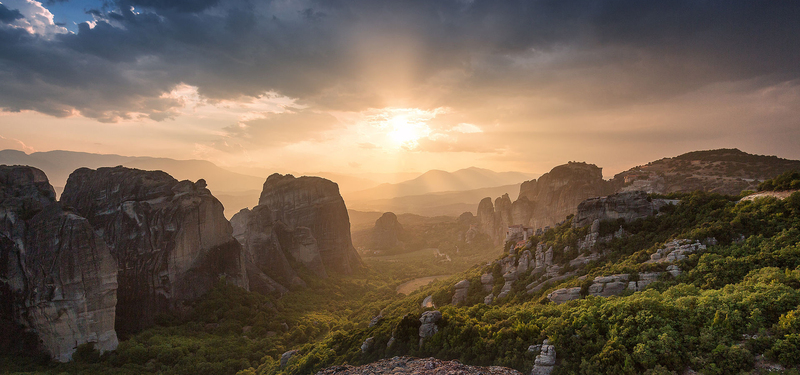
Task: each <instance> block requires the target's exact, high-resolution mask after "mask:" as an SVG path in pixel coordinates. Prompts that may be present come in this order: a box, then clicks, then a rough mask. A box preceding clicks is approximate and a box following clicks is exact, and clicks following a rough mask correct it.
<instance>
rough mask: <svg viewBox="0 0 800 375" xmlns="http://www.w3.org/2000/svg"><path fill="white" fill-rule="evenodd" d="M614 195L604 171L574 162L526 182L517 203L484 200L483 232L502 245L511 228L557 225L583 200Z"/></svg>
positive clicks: (505, 198)
mask: <svg viewBox="0 0 800 375" xmlns="http://www.w3.org/2000/svg"><path fill="white" fill-rule="evenodd" d="M610 192H611V186H610V185H609V184H608V183H607V182H606V181H605V180H603V173H602V169H601V168H598V167H597V166H595V165H593V164H586V163H575V162H570V163H568V164H564V165H560V166H557V167H555V168H553V169H552V170H551V171H550V172H548V173H545V174H543V175H542V176H541V177H540V178H539V179H538V180H531V181H526V182H523V183H522V185H521V186H520V191H519V197H518V198H517V200H516V201H514V202H513V203H512V202H511V199H509V197H508V195H507V194H506V195H504V196H502V197H500V198H497V200H495V204H494V205H492V201H491V198H484V199H483V200H481V202H480V204H479V205H478V222H479V229H480V231H481V233H484V234H487V235H489V237H491V238H492V240H493V241H494V243H495V244H499V243H500V242H501V241H502V239H503V238H504V235H505V231H506V228H508V226H510V225H524V226H529V227H532V228H544V227H548V226H554V225H556V224H557V223H560V222H562V221H564V219H566V218H567V216H569V215H571V214H574V213H575V211H576V209H577V207H578V204H579V203H581V202H582V201H584V200H586V199H587V198H592V197H598V196H603V195H606V194H608V193H610Z"/></svg>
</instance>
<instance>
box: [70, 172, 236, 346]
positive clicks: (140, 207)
mask: <svg viewBox="0 0 800 375" xmlns="http://www.w3.org/2000/svg"><path fill="white" fill-rule="evenodd" d="M61 201H62V202H63V203H64V204H65V205H68V206H71V207H72V208H74V210H75V212H76V213H77V214H79V215H81V216H83V217H85V218H86V219H87V220H88V221H89V223H90V224H91V226H92V227H93V228H94V230H95V231H96V232H97V233H98V234H100V235H101V236H102V238H103V240H104V241H105V243H106V245H107V246H108V249H109V250H110V251H111V254H112V255H113V256H114V259H116V261H117V269H118V283H119V289H118V290H117V310H116V312H117V313H116V329H117V332H124V333H130V332H135V331H138V330H141V329H143V328H145V327H148V326H150V325H151V324H152V323H153V319H154V317H155V316H156V315H157V314H159V313H163V312H167V311H169V310H173V309H177V308H179V307H181V306H182V305H183V303H184V302H186V301H190V300H194V299H196V298H198V297H200V296H202V295H203V294H205V293H206V292H207V291H208V290H210V289H211V288H212V286H213V285H214V283H215V282H216V281H217V280H219V279H220V277H224V278H225V280H226V281H228V282H231V283H233V284H235V285H239V286H241V287H244V288H248V280H247V273H246V266H245V257H244V256H243V254H242V248H241V246H240V245H239V243H238V242H237V241H236V240H235V239H234V238H233V236H232V228H231V225H230V223H229V222H228V221H227V220H226V219H225V216H224V215H223V207H222V204H221V203H220V202H219V200H217V199H216V198H214V196H213V195H211V192H210V191H209V190H208V189H206V188H205V181H198V183H192V182H191V181H178V180H176V179H174V178H172V177H171V176H170V175H168V174H166V173H164V172H161V171H143V170H138V169H131V168H125V167H114V168H98V169H97V170H92V169H88V168H80V169H78V170H76V171H74V172H73V173H72V174H71V175H70V177H69V179H68V180H67V184H66V186H65V187H64V192H63V194H62V195H61Z"/></svg>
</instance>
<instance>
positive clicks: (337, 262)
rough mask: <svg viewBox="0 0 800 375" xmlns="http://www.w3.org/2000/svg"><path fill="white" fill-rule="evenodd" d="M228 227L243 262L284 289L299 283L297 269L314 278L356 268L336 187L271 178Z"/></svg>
mask: <svg viewBox="0 0 800 375" xmlns="http://www.w3.org/2000/svg"><path fill="white" fill-rule="evenodd" d="M231 223H232V225H233V228H234V236H235V237H236V239H237V240H238V241H239V242H240V243H241V244H242V245H243V247H244V248H245V250H246V252H247V256H248V257H249V259H251V260H252V262H253V263H254V264H255V265H256V266H257V267H258V268H259V269H261V270H263V271H264V272H265V273H266V274H267V275H268V276H270V277H271V278H273V279H275V280H276V281H278V282H280V283H282V284H283V286H285V287H295V286H302V285H304V284H305V283H304V282H303V280H302V279H300V277H299V274H298V272H297V269H295V268H296V267H297V265H303V266H304V267H306V268H307V269H308V270H310V271H311V272H312V273H314V274H316V275H317V276H319V277H327V275H328V274H329V273H331V272H334V273H342V274H349V273H351V272H353V270H354V269H356V268H359V267H360V266H361V258H360V257H359V256H358V253H356V250H355V248H354V247H353V242H352V240H351V238H350V220H349V217H348V214H347V208H346V207H345V204H344V200H343V199H342V196H341V195H339V187H338V186H337V185H336V183H334V182H331V181H329V180H326V179H324V178H319V177H305V176H304V177H299V178H295V177H294V176H292V175H288V174H287V175H280V174H277V173H276V174H273V175H271V176H269V178H267V180H266V182H264V190H263V191H262V192H261V197H260V198H259V201H258V205H257V206H256V207H254V208H253V210H242V211H240V212H239V213H237V214H236V215H234V217H233V218H232V219H231Z"/></svg>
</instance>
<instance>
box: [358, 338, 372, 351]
mask: <svg viewBox="0 0 800 375" xmlns="http://www.w3.org/2000/svg"><path fill="white" fill-rule="evenodd" d="M374 344H375V338H374V337H368V338H367V339H366V340H364V342H363V343H362V344H361V353H362V354H366V353H367V352H368V351H370V350H372V346H373V345H374Z"/></svg>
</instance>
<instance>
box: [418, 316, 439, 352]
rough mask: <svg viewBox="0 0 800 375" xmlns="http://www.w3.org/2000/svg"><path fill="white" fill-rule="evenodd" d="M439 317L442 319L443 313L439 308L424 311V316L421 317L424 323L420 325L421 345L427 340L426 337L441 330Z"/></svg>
mask: <svg viewBox="0 0 800 375" xmlns="http://www.w3.org/2000/svg"><path fill="white" fill-rule="evenodd" d="M439 319H442V313H441V312H439V311H437V310H434V311H426V312H424V313H422V316H421V317H420V318H419V321H420V323H422V325H420V326H419V345H420V346H422V342H423V341H425V339H426V338H428V337H431V336H433V335H435V334H436V332H439V326H437V325H436V322H438V321H439Z"/></svg>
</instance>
